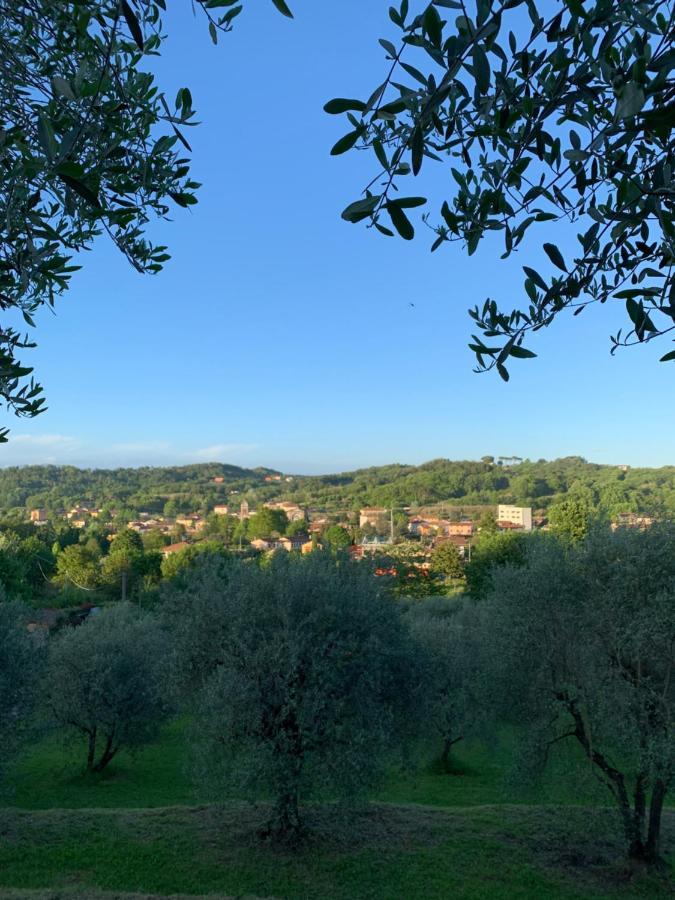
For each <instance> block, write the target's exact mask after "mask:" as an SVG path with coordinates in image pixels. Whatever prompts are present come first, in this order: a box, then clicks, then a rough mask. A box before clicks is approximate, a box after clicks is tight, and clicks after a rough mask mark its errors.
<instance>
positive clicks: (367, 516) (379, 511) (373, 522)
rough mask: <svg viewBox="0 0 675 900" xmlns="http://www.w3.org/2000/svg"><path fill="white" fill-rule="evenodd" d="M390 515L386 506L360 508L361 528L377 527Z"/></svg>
mask: <svg viewBox="0 0 675 900" xmlns="http://www.w3.org/2000/svg"><path fill="white" fill-rule="evenodd" d="M388 515H389V510H388V509H387V508H386V507H384V506H366V507H364V508H363V509H361V510H359V528H368V526H371V527H372V528H376V527H377V526H378V525H380V524H382V521H383V520H384V519H385V518H386V517H387V516H388Z"/></svg>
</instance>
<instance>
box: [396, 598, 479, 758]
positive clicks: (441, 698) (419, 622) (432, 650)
mask: <svg viewBox="0 0 675 900" xmlns="http://www.w3.org/2000/svg"><path fill="white" fill-rule="evenodd" d="M406 618H407V620H408V622H409V627H410V633H411V635H412V638H413V640H414V641H415V643H416V644H417V645H418V646H419V648H420V650H419V652H420V655H421V657H422V659H423V660H424V662H425V663H426V668H425V672H426V676H425V681H424V683H425V692H424V693H425V697H424V709H425V719H426V720H427V721H428V722H429V723H430V724H431V728H432V730H433V731H434V732H435V733H436V734H437V735H438V736H439V737H440V739H441V753H440V762H441V765H442V767H443V770H444V771H445V772H450V771H452V760H451V756H450V754H451V752H452V748H453V747H454V746H455V744H457V743H459V742H460V741H462V740H464V738H465V737H466V735H467V733H468V732H470V731H471V730H472V729H474V728H475V727H476V725H477V723H478V721H479V719H480V717H481V712H482V704H481V696H480V694H481V692H480V686H481V679H480V659H481V656H480V646H481V643H480V635H481V631H480V628H479V617H478V615H477V612H476V610H475V609H473V608H472V606H470V605H468V604H467V605H465V604H463V603H462V601H461V600H453V601H451V602H450V603H448V602H445V603H444V604H443V606H442V607H441V606H437V605H436V604H434V603H433V601H429V602H427V603H422V604H413V605H411V606H410V608H409V610H408V613H407V617H406Z"/></svg>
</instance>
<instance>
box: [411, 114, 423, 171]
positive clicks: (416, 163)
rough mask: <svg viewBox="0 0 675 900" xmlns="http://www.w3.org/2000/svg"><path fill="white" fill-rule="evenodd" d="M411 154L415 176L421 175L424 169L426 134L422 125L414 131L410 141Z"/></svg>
mask: <svg viewBox="0 0 675 900" xmlns="http://www.w3.org/2000/svg"><path fill="white" fill-rule="evenodd" d="M410 152H411V154H412V171H413V175H419V173H420V169H421V168H422V160H423V159H424V133H423V131H422V128H421V126H420V125H417V126H416V127H415V128H414V129H413V133H412V138H411V140H410Z"/></svg>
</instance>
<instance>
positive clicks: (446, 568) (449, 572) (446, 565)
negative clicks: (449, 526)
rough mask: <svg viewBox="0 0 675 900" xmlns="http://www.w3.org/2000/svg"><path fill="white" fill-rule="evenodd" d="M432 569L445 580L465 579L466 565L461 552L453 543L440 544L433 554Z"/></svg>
mask: <svg viewBox="0 0 675 900" xmlns="http://www.w3.org/2000/svg"><path fill="white" fill-rule="evenodd" d="M431 568H432V570H433V571H434V572H436V573H438V574H439V575H442V576H444V577H445V578H463V577H464V564H463V563H462V559H461V557H460V555H459V550H458V549H457V547H455V545H454V544H453V543H451V542H450V541H446V542H445V543H443V544H439V545H438V547H436V548H435V549H434V551H433V553H432V554H431Z"/></svg>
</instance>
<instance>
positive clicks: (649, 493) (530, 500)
mask: <svg viewBox="0 0 675 900" xmlns="http://www.w3.org/2000/svg"><path fill="white" fill-rule="evenodd" d="M279 475H280V473H278V472H275V471H274V470H272V469H265V468H258V469H245V468H241V467H238V466H231V465H225V464H222V463H206V464H201V465H190V466H171V467H163V468H159V467H157V468H152V467H144V468H138V469H131V468H127V469H78V468H75V467H73V466H25V467H12V468H7V469H0V508H1V509H2V510H3V511H4V512H9V511H11V510H12V509H15V510H17V509H21V508H24V509H29V508H33V507H38V506H42V507H46V508H47V509H50V510H54V511H56V510H58V509H62V508H67V507H69V506H70V505H73V504H75V503H80V502H89V503H92V504H93V505H96V506H99V507H107V508H111V509H115V510H116V511H119V510H120V508H122V509H127V510H129V511H130V512H132V513H133V512H138V511H141V510H147V511H149V512H161V511H162V510H163V508H164V504H165V503H166V502H167V501H169V500H172V501H175V505H176V506H177V508H179V509H181V510H184V511H192V510H194V511H200V510H201V511H204V512H205V511H208V510H209V509H211V508H212V507H213V505H214V504H215V503H217V502H223V501H224V500H229V501H230V502H231V503H232V504H233V505H235V504H238V503H239V501H240V500H241V499H243V498H246V499H248V500H249V502H251V503H252V504H257V503H261V502H265V501H268V500H273V499H289V500H294V501H296V502H298V503H300V504H303V505H306V506H309V507H318V508H326V509H329V510H353V509H357V508H359V507H360V506H367V505H382V506H388V505H392V504H393V505H395V506H413V507H418V506H431V505H436V504H446V505H448V506H453V507H464V508H466V507H470V506H475V505H483V504H490V505H493V504H496V503H517V504H520V505H527V506H533V507H535V508H544V509H545V508H546V507H548V506H549V505H550V504H551V503H552V502H555V500H556V499H559V498H560V497H561V496H563V495H566V494H573V495H575V496H581V497H583V498H584V499H585V500H587V501H588V502H589V503H590V504H591V505H593V506H594V507H599V508H601V509H602V510H604V511H606V512H607V513H608V514H610V515H615V514H617V513H620V512H637V513H657V514H666V515H673V514H675V466H665V467H663V468H659V469H648V468H635V469H633V468H628V469H626V468H625V467H623V466H616V465H599V464H595V463H589V462H586V460H584V459H582V458H581V457H578V456H570V457H565V458H563V459H556V460H551V461H547V460H538V461H536V462H534V461H531V460H527V459H526V460H524V461H523V462H521V463H519V464H517V465H511V466H502V465H499V464H498V463H496V462H495V461H494V459H493V458H492V457H484V458H483V459H482V460H481V461H452V460H448V459H436V460H432V461H430V462H427V463H424V464H423V465H419V466H411V465H400V464H392V465H386V466H374V467H371V468H366V469H357V470H355V471H353V472H344V473H339V474H334V475H320V476H302V475H296V476H294V477H293V480H292V481H286V480H285V479H284V478H280V480H278V481H277V480H272V481H270V480H266V477H267V478H268V479H269V477H270V476H272V477H274V476H279ZM216 479H218V480H217V481H216ZM221 479H222V480H221ZM233 492H236V495H235V496H233Z"/></svg>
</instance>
